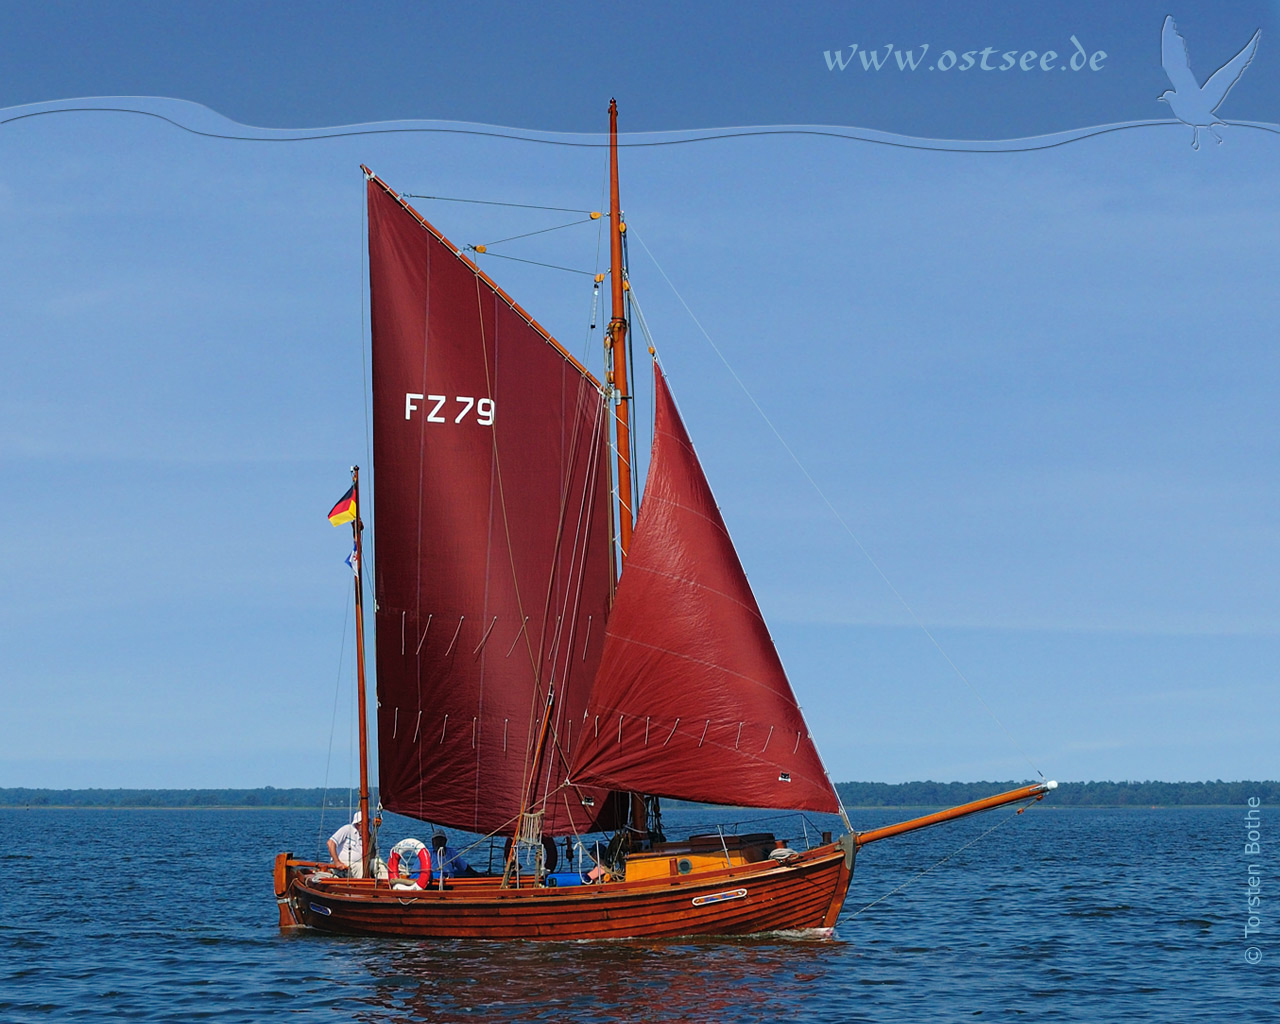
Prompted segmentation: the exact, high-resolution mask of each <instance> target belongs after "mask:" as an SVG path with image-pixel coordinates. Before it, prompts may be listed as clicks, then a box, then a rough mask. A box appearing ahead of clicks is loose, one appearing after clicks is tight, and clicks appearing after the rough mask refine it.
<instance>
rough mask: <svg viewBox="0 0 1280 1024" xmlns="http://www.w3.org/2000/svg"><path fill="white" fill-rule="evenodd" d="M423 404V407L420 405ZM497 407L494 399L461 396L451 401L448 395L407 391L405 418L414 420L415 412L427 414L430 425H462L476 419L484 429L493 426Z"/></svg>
mask: <svg viewBox="0 0 1280 1024" xmlns="http://www.w3.org/2000/svg"><path fill="white" fill-rule="evenodd" d="M419 402H421V403H423V404H422V405H421V406H419V405H418V403H419ZM497 408H498V407H497V405H495V404H494V401H493V399H492V398H479V399H477V398H469V397H467V396H466V395H459V396H457V397H456V398H453V399H450V398H449V396H448V395H419V394H417V393H416V392H413V391H406V392H405V396H404V418H405V419H407V420H411V419H413V414H414V413H415V412H425V413H426V414H427V422H428V423H448V422H450V420H452V421H453V422H454V423H461V422H462V421H463V420H466V419H474V420H475V422H477V423H478V424H480V426H482V427H491V426H493V417H494V414H495V413H496V412H497Z"/></svg>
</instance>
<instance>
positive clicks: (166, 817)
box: [0, 806, 1280, 1024]
mask: <svg viewBox="0 0 1280 1024" xmlns="http://www.w3.org/2000/svg"><path fill="white" fill-rule="evenodd" d="M1264 810H1265V808H1264ZM686 813H688V812H686ZM704 813H705V812H704ZM1006 813H1007V812H1004V811H995V812H992V813H991V814H988V815H985V816H980V817H978V818H976V819H968V820H966V821H963V822H957V823H953V824H951V825H948V826H943V827H940V828H936V829H931V830H928V831H926V832H922V833H918V834H915V835H911V836H903V837H899V838H896V839H890V840H886V841H884V842H882V843H877V844H875V845H872V846H868V847H867V848H865V849H864V850H863V851H862V852H861V854H860V855H859V858H858V865H857V872H856V874H855V876H854V881H853V886H852V888H851V890H850V893H849V899H848V901H847V902H846V904H845V912H844V914H843V916H842V917H841V920H840V924H839V926H838V928H837V929H836V935H835V937H834V938H830V939H816V938H785V937H778V936H774V937H764V938H754V939H737V940H724V941H711V940H696V941H664V942H656V941H635V942H575V943H549V944H541V943H532V942H527V943H519V942H513V943H494V944H480V943H464V942H420V941H399V940H372V939H347V938H335V937H331V936H322V935H312V934H297V933H295V934H287V935H285V934H281V933H280V932H279V931H278V930H277V927H276V907H275V900H274V897H273V895H272V886H271V864H272V859H273V857H274V855H275V853H276V852H277V851H279V850H282V849H291V850H294V851H296V852H298V853H299V854H304V853H305V854H310V853H311V852H312V851H313V850H314V849H315V844H316V839H317V835H318V834H319V831H318V830H319V821H318V819H319V814H318V812H311V811H159V810H156V811H107V810H101V811H97V810H94V811H71V810H29V811H24V810H0V822H2V823H3V827H4V831H5V835H6V838H7V842H6V843H5V848H6V851H7V852H8V857H7V863H8V868H9V871H8V875H9V877H8V880H7V884H6V885H4V887H3V888H2V889H0V893H2V895H0V1021H4V1022H26V1021H61V1020H91V1019H92V1020H100V1021H115V1020H164V1021H188V1020H223V1021H261V1020H274V1019H277V1018H279V1019H287V1020H289V1021H310V1020H318V1021H346V1020H353V1021H370V1022H383V1021H411V1020H413V1021H417V1020H420V1021H490V1020H492V1021H515V1020H547V1021H564V1022H576V1021H613V1020H629V1021H631V1020H635V1021H646V1022H647V1021H686V1020H697V1021H737V1020H743V1021H747V1020H751V1021H761V1020H770V1021H779V1020H780V1021H787V1022H791V1021H824V1022H826V1021H911V1022H917V1021H918V1022H927V1021H961V1020H964V1021H974V1020H1001V1021H1003V1020H1025V1021H1081V1022H1089V1024H1100V1022H1102V1024H1109V1022H1112V1021H1116V1022H1119V1021H1125V1022H1128V1021H1153V1022H1160V1024H1169V1022H1174V1021H1177V1022H1191V1021H1214V1022H1218V1021H1226V1020H1249V1021H1269V1020H1277V1021H1280V995H1278V992H1280V986H1278V985H1277V984H1276V983H1277V981H1280V978H1278V977H1277V971H1276V963H1277V961H1278V960H1280V943H1277V942H1275V939H1274V936H1275V933H1276V928H1275V926H1274V925H1270V926H1268V925H1267V924H1266V920H1265V917H1264V932H1263V933H1262V935H1261V937H1260V939H1255V940H1252V944H1253V945H1255V946H1256V947H1257V948H1259V949H1260V951H1261V953H1262V955H1263V959H1262V961H1261V962H1260V963H1259V964H1257V965H1250V964H1249V963H1246V960H1245V953H1246V949H1247V947H1248V946H1249V945H1250V944H1251V942H1246V941H1245V939H1244V936H1243V930H1244V924H1245V913H1244V910H1245V884H1246V871H1247V867H1248V864H1247V861H1246V858H1245V857H1244V855H1243V852H1242V851H1243V838H1244V837H1243V835H1242V820H1243V808H1242V809H1240V810H1236V809H1232V808H1210V809H1191V808H1187V809H1162V810H1086V809H1054V808H1053V807H1051V806H1036V807H1034V808H1033V809H1031V810H1029V811H1028V812H1027V813H1026V814H1023V815H1021V816H1020V817H1013V818H1010V819H1009V820H1007V821H1005V822H1004V824H1002V825H1000V826H999V827H998V828H996V829H995V830H994V831H993V832H991V833H990V834H989V835H986V836H985V838H982V839H981V840H980V841H978V842H975V843H973V845H970V846H967V847H966V848H963V849H961V847H965V844H967V843H969V842H970V841H971V840H975V839H977V838H978V837H979V836H981V835H982V833H984V832H986V831H987V830H988V829H990V828H991V827H992V826H993V825H996V824H997V823H998V822H1000V821H1002V820H1003V819H1004V816H1005V815H1006ZM909 816H910V813H909V812H908V813H906V814H902V813H899V812H895V811H880V810H878V811H867V812H857V813H855V814H854V815H853V817H854V820H855V824H856V825H857V826H858V827H859V828H870V827H873V826H875V825H878V824H884V823H887V822H889V821H892V820H898V819H900V818H901V817H909ZM668 819H669V820H668V823H669V825H670V824H677V825H678V823H679V815H675V814H672V815H669V816H668ZM335 824H336V823H335V822H334V821H333V820H332V815H330V821H329V827H327V828H324V829H323V830H322V831H323V833H324V834H327V832H328V831H331V830H332V826H333V825H335ZM823 827H829V826H826V825H824V826H823ZM669 831H670V832H671V833H672V834H676V829H674V828H670V829H669ZM383 837H384V845H388V840H390V841H394V839H395V838H397V837H398V836H396V835H395V834H394V833H393V832H390V831H388V830H387V829H385V828H384V832H383ZM957 851H958V852H957ZM949 854H951V855H952V856H950V858H949V859H947V860H945V861H943V862H942V863H941V864H938V862H939V861H940V860H942V859H943V858H946V857H947V856H948V855H949ZM935 864H936V865H937V866H936V867H934V868H933V870H931V871H929V872H928V873H927V874H925V875H923V876H922V877H915V878H914V880H913V881H912V880H911V879H912V878H913V876H917V875H918V873H919V872H921V871H924V870H925V869H926V868H929V867H930V866H931V865H935ZM1268 870H1270V868H1268ZM1272 877H1273V876H1272ZM904 882H907V883H909V884H907V885H906V887H905V888H903V889H901V890H900V891H897V892H893V890H894V889H895V888H896V887H898V886H900V885H902V884H903V883H904ZM1271 884H1273V883H1272V882H1271V878H1270V877H1267V878H1264V879H1263V886H1264V893H1266V892H1267V887H1268V886H1270V885H1271ZM886 894H889V895H887V896H886ZM1268 895H1269V894H1268ZM882 896H884V897H885V898H884V899H881V900H880V901H879V902H876V903H875V904H874V905H873V906H870V907H869V908H867V909H865V910H864V909H863V908H864V907H867V905H868V904H871V903H872V901H874V900H877V899H878V898H879V897H882ZM1263 909H1264V910H1265V905H1264V908H1263ZM1268 930H1269V932H1270V934H1271V935H1272V938H1271V939H1270V940H1269V941H1268V940H1267V933H1268Z"/></svg>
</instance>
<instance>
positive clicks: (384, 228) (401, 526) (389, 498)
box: [368, 178, 614, 835]
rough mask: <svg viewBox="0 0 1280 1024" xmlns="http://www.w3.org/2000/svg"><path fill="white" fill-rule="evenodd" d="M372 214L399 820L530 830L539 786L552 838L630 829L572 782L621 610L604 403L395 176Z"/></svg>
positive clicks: (392, 789) (381, 688)
mask: <svg viewBox="0 0 1280 1024" xmlns="http://www.w3.org/2000/svg"><path fill="white" fill-rule="evenodd" d="M368 198H369V276H370V295H371V304H372V330H373V403H374V407H373V430H374V450H373V458H374V498H375V502H374V512H375V513H376V517H377V523H376V526H377V529H376V533H375V541H376V547H375V550H374V554H375V555H376V562H375V570H376V596H377V639H378V643H377V666H378V679H377V681H378V740H379V759H378V767H379V775H380V779H379V782H380V786H381V797H382V803H383V805H384V806H385V807H387V808H388V809H390V810H392V811H396V812H398V813H401V814H406V815H410V816H412V817H415V818H420V819H426V820H430V821H432V822H435V823H437V824H441V825H447V826H451V827H455V828H464V829H469V830H473V831H477V832H483V833H489V832H506V833H511V832H513V831H514V830H515V825H516V819H517V816H518V815H519V812H520V810H521V800H522V796H523V794H524V793H525V792H526V788H528V790H529V791H530V792H532V794H533V796H534V798H535V801H542V800H545V801H546V803H545V807H544V808H541V809H544V810H545V814H546V816H545V819H544V823H543V828H544V831H545V832H546V833H548V834H553V835H554V834H560V833H568V832H572V831H575V830H576V831H579V832H581V831H586V830H588V829H589V828H591V827H592V825H593V824H596V823H597V822H599V823H600V824H602V825H604V824H611V823H612V817H611V815H612V812H613V806H614V801H613V800H611V799H610V798H609V797H608V795H607V794H605V793H603V792H601V791H597V790H582V789H578V790H575V789H570V788H566V787H564V785H563V783H564V778H565V775H566V767H567V766H566V763H565V757H566V755H565V753H564V752H565V751H567V749H568V744H569V743H570V742H571V741H572V732H573V731H574V730H575V729H576V728H577V727H578V726H579V723H580V721H581V718H582V711H583V707H584V705H585V701H586V696H587V690H588V687H589V685H590V682H591V679H592V677H593V676H594V675H595V671H596V667H597V665H598V663H599V659H600V652H601V649H602V646H603V642H604V619H605V614H606V612H607V609H608V601H609V580H610V568H609V517H610V507H609V476H608V465H607V462H606V455H607V441H606V437H605V431H606V428H607V425H608V424H607V420H608V416H607V410H606V407H605V401H604V396H603V394H602V392H601V389H600V386H599V384H598V383H597V382H596V381H595V380H594V379H593V378H592V377H591V376H590V375H589V374H588V373H587V372H586V371H585V370H584V369H583V368H582V367H581V366H580V365H579V364H578V363H576V362H575V361H573V360H572V359H571V358H570V357H569V356H568V355H567V354H566V353H565V352H564V351H563V350H562V349H561V348H560V347H559V346H558V345H557V344H556V343H555V342H554V341H553V340H552V339H551V338H550V337H549V336H548V335H547V334H546V333H545V332H544V331H542V329H541V328H539V327H538V326H537V325H535V324H534V323H533V322H532V321H531V320H530V319H529V318H528V317H527V316H526V315H525V314H524V313H523V311H521V310H519V309H518V307H516V306H515V305H514V304H513V303H512V302H511V300H510V299H508V298H507V297H506V295H505V294H503V293H502V292H501V291H499V290H498V289H497V287H496V286H495V285H493V283H492V282H490V281H489V279H488V278H487V277H485V276H484V275H483V274H481V273H480V272H479V271H478V270H477V269H476V268H475V267H474V266H473V265H472V264H471V263H470V262H469V261H467V260H466V259H465V258H464V257H462V256H461V255H460V254H459V253H458V252H457V250H456V248H455V247H454V246H452V245H451V244H450V243H449V242H447V241H446V240H445V239H444V238H443V236H441V235H440V234H439V233H438V232H437V231H436V230H435V229H434V228H432V227H431V226H430V225H429V224H427V222H426V221H425V220H423V219H422V218H421V217H420V216H419V215H418V214H417V213H416V212H415V211H413V210H412V209H411V208H410V207H408V206H407V205H406V204H404V203H402V202H401V201H400V200H399V199H398V198H396V196H395V195H393V194H392V193H391V192H390V191H389V190H388V189H387V187H386V186H385V185H384V184H383V183H382V182H381V181H379V180H378V179H376V178H371V180H370V181H369V188H368ZM549 688H553V689H554V693H555V703H554V705H553V708H554V711H553V717H552V733H551V736H552V739H551V742H550V743H549V744H548V746H547V752H546V753H545V754H544V755H543V757H542V758H541V762H540V764H541V772H540V777H539V778H538V779H537V780H534V783H533V785H532V786H528V781H529V780H528V773H529V772H530V771H532V770H533V769H532V761H533V753H532V749H533V745H534V743H535V740H536V735H535V732H536V729H537V727H538V725H539V724H540V723H541V720H542V710H543V708H544V707H545V701H546V699H547V692H548V689H549ZM534 809H535V810H536V809H539V805H538V804H537V803H535V806H534Z"/></svg>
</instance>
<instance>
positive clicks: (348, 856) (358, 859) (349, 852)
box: [329, 811, 364, 878]
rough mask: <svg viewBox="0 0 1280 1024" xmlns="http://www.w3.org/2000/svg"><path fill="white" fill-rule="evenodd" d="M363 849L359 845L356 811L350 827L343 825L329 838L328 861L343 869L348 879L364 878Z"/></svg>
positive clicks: (358, 819) (357, 815)
mask: <svg viewBox="0 0 1280 1024" xmlns="http://www.w3.org/2000/svg"><path fill="white" fill-rule="evenodd" d="M363 855H364V848H363V847H362V846H361V843H360V812H359V811H356V813H355V817H353V818H352V819H351V824H350V825H343V826H342V828H340V829H338V831H337V832H335V833H334V834H333V835H331V836H330V837H329V859H330V860H331V861H333V863H334V866H335V867H338V868H343V869H345V870H346V872H347V877H349V878H363V877H364V856H363Z"/></svg>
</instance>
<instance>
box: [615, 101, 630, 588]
mask: <svg viewBox="0 0 1280 1024" xmlns="http://www.w3.org/2000/svg"><path fill="white" fill-rule="evenodd" d="M626 230H627V225H626V224H625V223H624V222H623V220H622V207H621V204H620V203H619V202H618V101H617V100H610V101H609V281H610V285H611V291H612V295H613V313H612V315H611V317H610V319H609V341H610V343H611V344H610V348H611V350H612V353H613V369H612V370H611V371H610V372H609V375H608V382H609V383H610V384H612V385H613V401H614V413H613V414H614V424H615V426H616V427H617V448H618V551H619V554H620V556H621V559H622V563H623V565H625V564H626V561H627V551H628V550H629V549H630V547H631V526H632V523H633V522H634V520H635V512H634V509H633V508H632V503H631V408H630V406H629V405H628V402H629V401H630V396H629V395H628V394H627V313H626V307H625V305H624V299H623V291H624V290H625V289H624V287H623V285H624V284H625V279H624V278H623V270H622V236H623V234H624V233H625V232H626Z"/></svg>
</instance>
